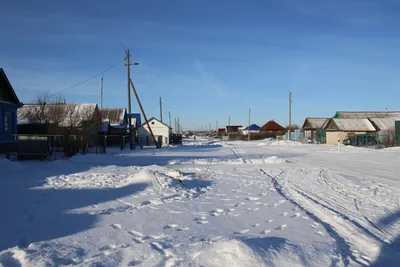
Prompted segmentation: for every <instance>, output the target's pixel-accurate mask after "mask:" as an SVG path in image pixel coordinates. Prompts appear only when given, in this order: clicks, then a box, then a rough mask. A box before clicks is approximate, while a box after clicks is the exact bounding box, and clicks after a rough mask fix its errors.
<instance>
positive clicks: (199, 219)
mask: <svg viewBox="0 0 400 267" xmlns="http://www.w3.org/2000/svg"><path fill="white" fill-rule="evenodd" d="M205 220H207V216H200V217H196V218H194V221H205Z"/></svg>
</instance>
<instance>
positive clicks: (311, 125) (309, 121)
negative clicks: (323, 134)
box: [301, 118, 329, 130]
mask: <svg viewBox="0 0 400 267" xmlns="http://www.w3.org/2000/svg"><path fill="white" fill-rule="evenodd" d="M328 120H329V119H328V118H306V119H305V120H304V124H303V127H301V128H302V129H303V130H311V129H319V128H323V127H324V126H325V125H326V123H327V121H328Z"/></svg>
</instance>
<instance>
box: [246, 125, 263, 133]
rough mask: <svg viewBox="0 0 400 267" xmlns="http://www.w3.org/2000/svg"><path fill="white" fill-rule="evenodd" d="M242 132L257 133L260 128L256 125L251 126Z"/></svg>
mask: <svg viewBox="0 0 400 267" xmlns="http://www.w3.org/2000/svg"><path fill="white" fill-rule="evenodd" d="M244 130H245V131H257V130H260V126H258V125H257V124H252V125H250V126H247V127H246V128H244Z"/></svg>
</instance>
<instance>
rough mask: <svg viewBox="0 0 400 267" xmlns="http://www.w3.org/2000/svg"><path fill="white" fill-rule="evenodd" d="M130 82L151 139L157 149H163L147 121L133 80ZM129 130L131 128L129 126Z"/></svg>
mask: <svg viewBox="0 0 400 267" xmlns="http://www.w3.org/2000/svg"><path fill="white" fill-rule="evenodd" d="M129 81H130V84H131V86H132V90H133V92H134V93H135V96H136V100H137V102H138V104H139V107H140V110H141V111H142V114H143V118H144V120H145V121H146V124H147V128H149V131H150V134H151V137H152V138H153V142H154V144H155V145H156V148H161V147H160V146H159V145H158V142H157V140H156V137H155V136H154V134H153V130H152V129H151V127H150V123H149V121H148V120H147V116H146V113H145V112H144V109H143V106H142V103H141V102H140V99H139V95H138V94H137V92H136V89H135V86H134V85H133V82H132V80H129ZM129 128H130V126H129Z"/></svg>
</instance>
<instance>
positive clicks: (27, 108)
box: [17, 103, 97, 126]
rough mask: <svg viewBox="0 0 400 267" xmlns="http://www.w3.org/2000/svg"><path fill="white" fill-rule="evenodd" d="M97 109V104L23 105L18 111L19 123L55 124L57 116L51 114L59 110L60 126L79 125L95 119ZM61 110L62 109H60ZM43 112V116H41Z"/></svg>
mask: <svg viewBox="0 0 400 267" xmlns="http://www.w3.org/2000/svg"><path fill="white" fill-rule="evenodd" d="M96 107H97V104H92V103H87V104H46V105H40V104H27V105H23V106H22V107H21V108H19V109H18V110H17V123H18V124H19V125H21V124H28V123H39V124H40V123H53V121H52V119H54V117H55V116H56V115H55V116H51V115H50V113H52V112H54V110H55V109H57V110H56V111H57V112H60V115H58V117H57V120H59V124H60V126H70V125H74V126H77V125H79V124H80V123H81V122H82V121H85V120H90V119H92V117H93V113H94V111H95V109H96ZM58 108H60V109H58ZM40 112H43V114H41V115H38V114H40ZM34 115H36V118H35V119H36V120H35V121H34V122H32V117H33V116H34Z"/></svg>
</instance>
